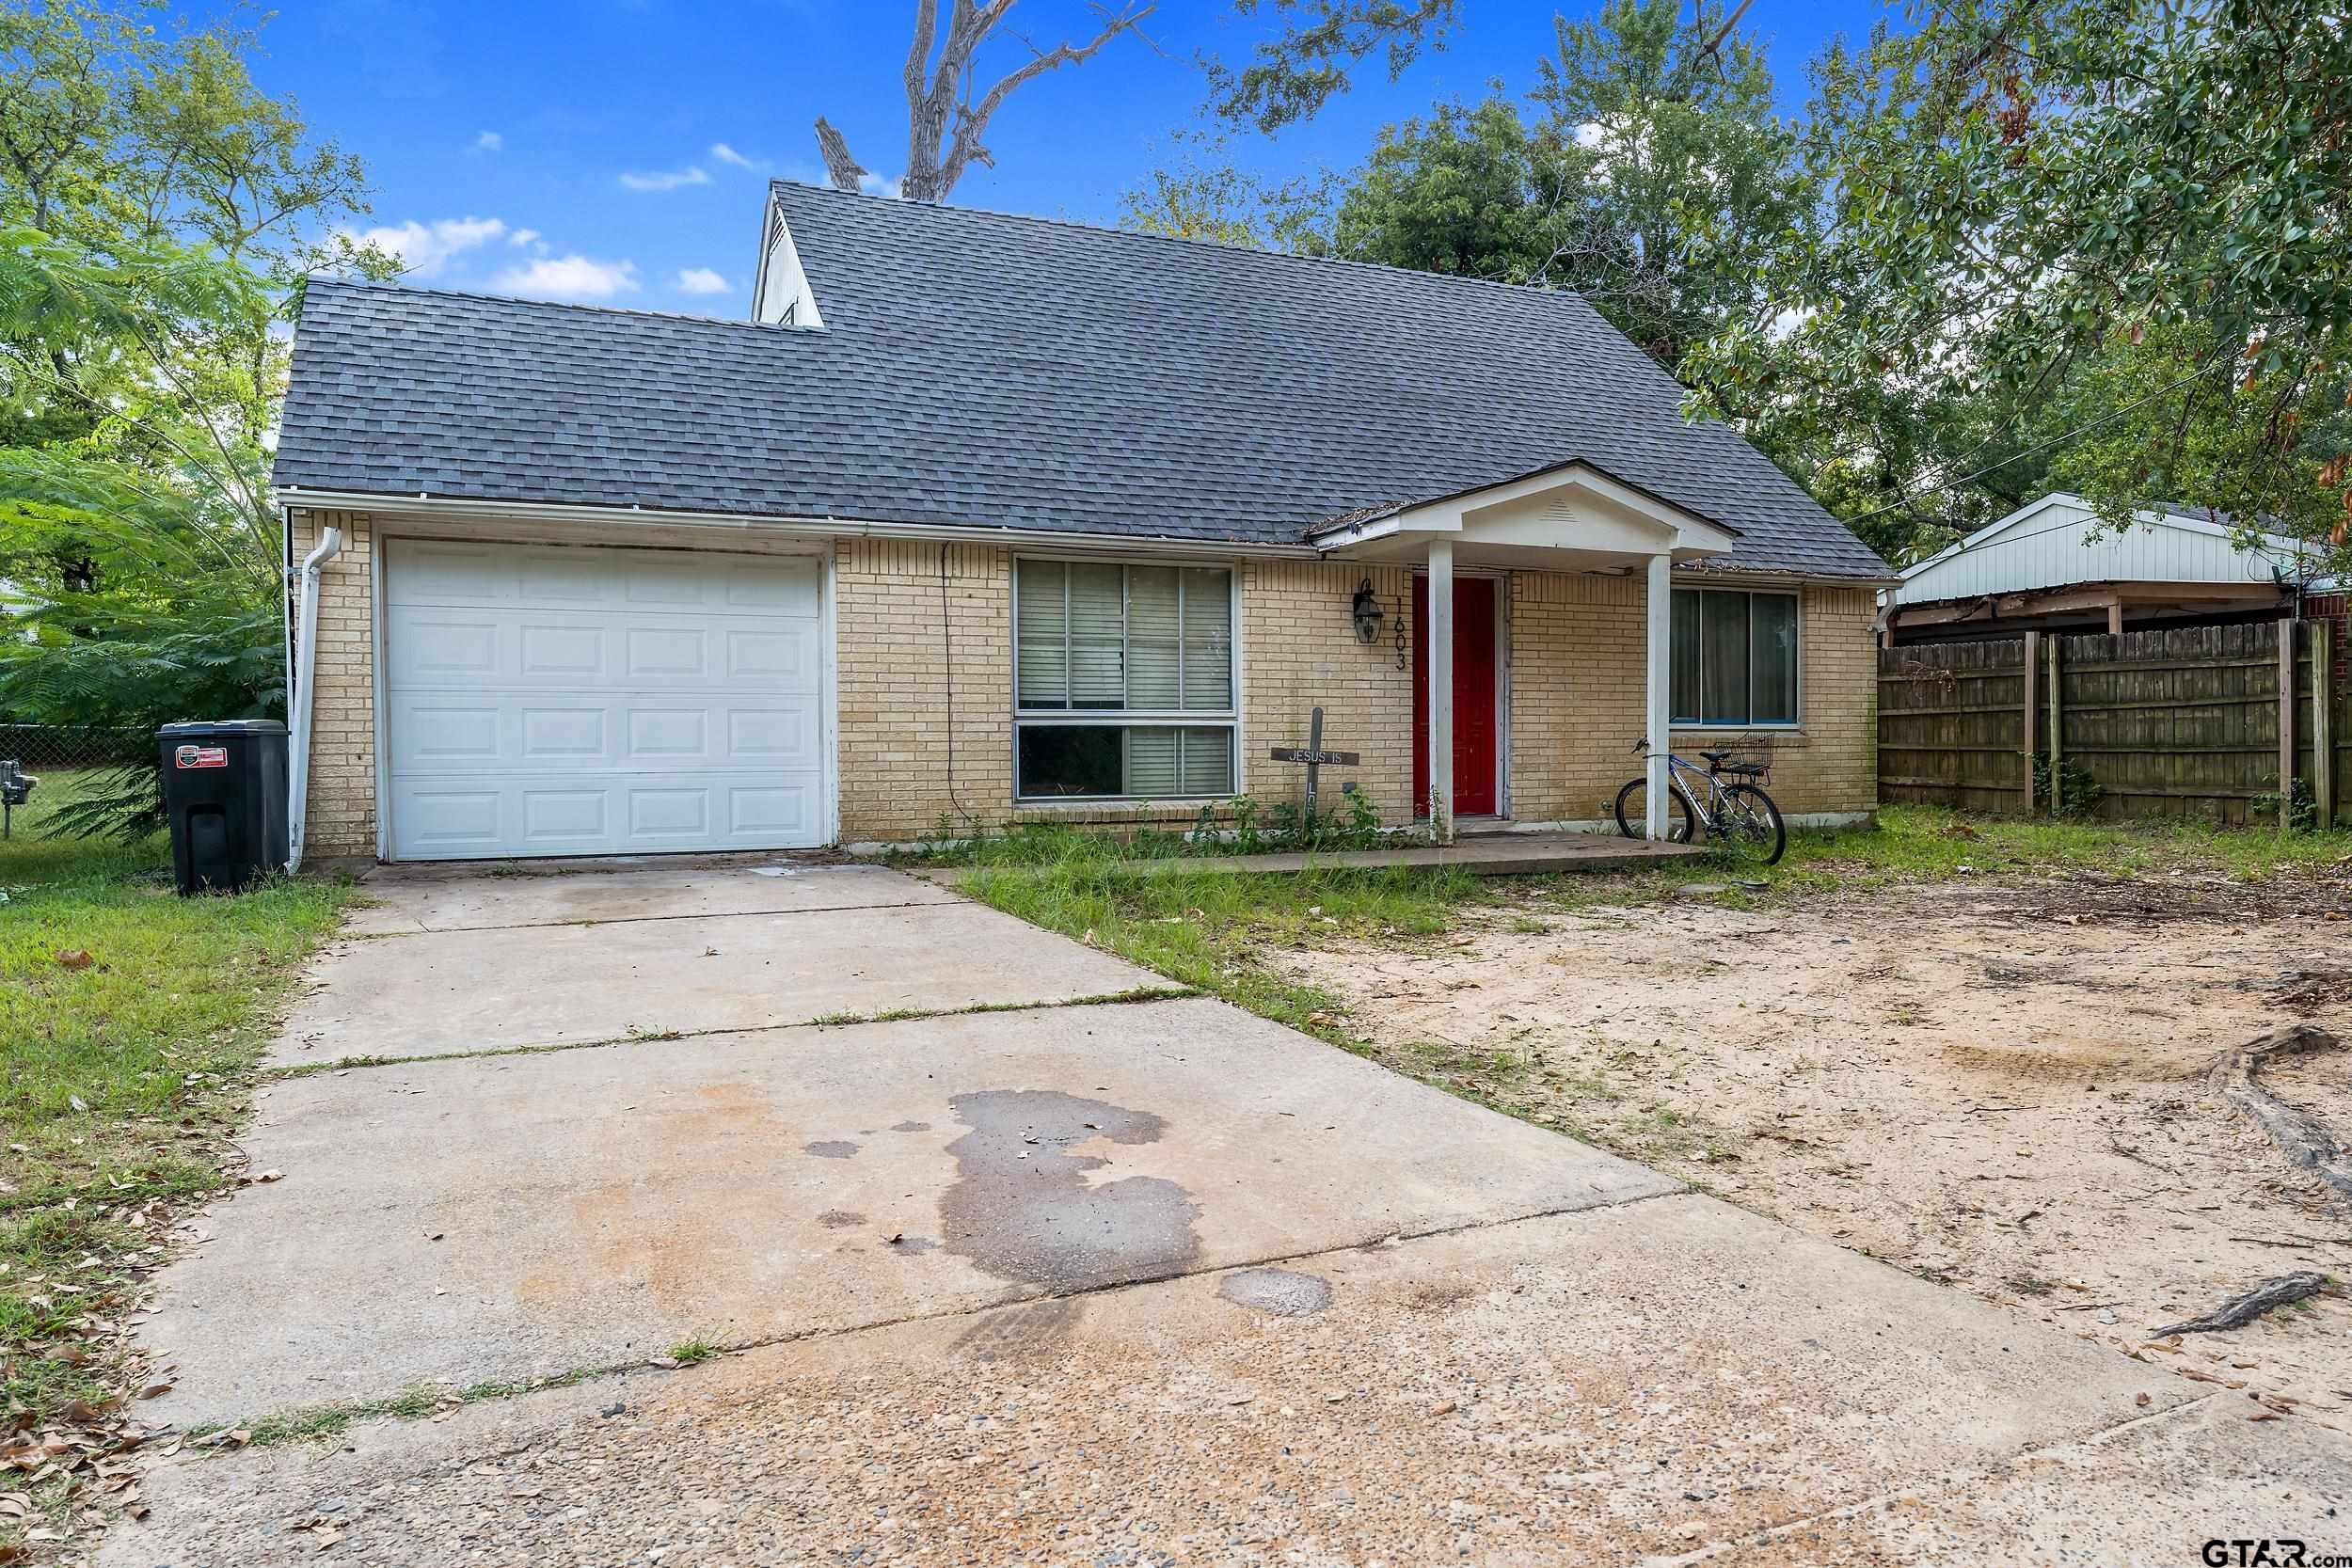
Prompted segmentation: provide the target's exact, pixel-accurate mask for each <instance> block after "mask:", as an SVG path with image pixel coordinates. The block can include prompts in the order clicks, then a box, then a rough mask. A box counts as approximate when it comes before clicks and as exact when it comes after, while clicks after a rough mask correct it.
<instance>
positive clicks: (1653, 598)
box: [1642, 553, 1674, 839]
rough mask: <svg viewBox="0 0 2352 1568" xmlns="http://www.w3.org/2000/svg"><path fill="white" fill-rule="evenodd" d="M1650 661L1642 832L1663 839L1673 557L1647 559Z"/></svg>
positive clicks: (1670, 729)
mask: <svg viewBox="0 0 2352 1568" xmlns="http://www.w3.org/2000/svg"><path fill="white" fill-rule="evenodd" d="M1648 597H1649V607H1648V608H1649V661H1648V665H1649V668H1648V675H1649V680H1648V687H1647V689H1646V691H1645V694H1644V696H1645V700H1644V702H1643V705H1642V711H1643V714H1644V715H1645V717H1644V720H1643V723H1644V724H1645V726H1646V731H1647V734H1648V736H1649V746H1650V752H1649V788H1648V789H1647V790H1646V791H1645V794H1646V795H1647V796H1648V798H1649V821H1648V824H1647V825H1646V826H1645V829H1644V830H1643V831H1644V832H1645V833H1646V834H1647V836H1649V837H1651V838H1654V839H1657V838H1664V837H1665V836H1666V800H1667V793H1666V792H1667V782H1666V781H1667V772H1666V755H1667V753H1668V752H1671V751H1672V750H1673V749H1674V696H1673V692H1674V689H1673V686H1672V684H1671V673H1672V672H1671V671H1670V669H1669V666H1670V665H1671V664H1672V662H1673V659H1674V558H1673V557H1672V556H1670V555H1665V554H1662V553H1661V554H1659V555H1654V556H1651V557H1650V558H1649V595H1648Z"/></svg>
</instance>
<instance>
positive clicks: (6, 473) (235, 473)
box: [0, 0, 391, 829]
mask: <svg viewBox="0 0 2352 1568" xmlns="http://www.w3.org/2000/svg"><path fill="white" fill-rule="evenodd" d="M254 43H255V35H254V32H253V31H252V29H251V28H250V27H246V26H242V25H235V24H215V25H213V26H209V27H205V28H200V29H196V30H174V29H173V28H171V27H170V26H169V25H167V24H165V21H164V13H163V12H162V11H161V9H160V8H158V7H156V6H154V5H151V4H148V3H146V0H120V3H119V4H115V5H111V6H110V5H106V4H99V3H77V0H67V3H52V4H36V3H34V0H0V63H4V64H5V70H0V245H5V246H6V250H5V254H4V255H0V398H4V399H5V404H4V405H5V407H6V408H7V409H8V417H7V420H6V421H5V423H0V442H5V443H6V445H5V446H4V447H0V578H5V579H6V580H8V582H10V583H12V584H13V585H14V587H15V589H16V592H17V594H18V596H19V600H20V604H21V607H22V610H23V612H22V613H20V614H17V615H15V616H12V617H11V626H12V628H14V629H17V630H20V631H27V632H29V633H30V634H31V636H30V638H29V640H22V639H20V640H11V641H8V643H6V644H5V645H0V714H5V715H6V716H7V717H8V718H9V719H11V720H14V721H20V722H27V721H29V722H35V723H56V724H93V723H95V724H120V725H124V726H128V727H135V728H146V727H150V726H151V725H153V724H155V723H158V722H163V721H168V720H172V719H181V718H188V717H195V716H212V715H219V716H237V715H251V714H256V713H262V712H267V711H271V710H273V709H277V708H281V707H282V704H283V674H282V669H281V666H282V663H283V651H282V643H281V642H280V641H279V635H278V616H279V614H280V613H281V610H282V604H283V599H282V589H281V583H280V578H279V571H278V525H277V519H276V517H275V515H274V514H273V512H272V509H271V507H270V505H269V500H268V496H267V490H266V474H267V467H268V447H267V442H268V436H269V433H270V432H271V430H272V429H273V428H274V427H275V424H276V419H277V409H278V398H279V395H280V392H281V389H282V387H283V383H284V377H285V369H286V359H287V351H288V345H287V341H286V339H285V336H284V334H283V332H282V324H283V323H284V322H285V321H286V320H288V319H290V317H291V314H292V311H293V309H294V301H295V299H296V297H297V290H298V283H299V279H300V277H302V276H303V275H304V274H305V273H306V272H308V271H309V270H310V269H311V268H313V267H316V266H319V265H322V264H326V265H343V266H356V267H358V268H360V269H361V270H366V271H371V272H382V271H387V270H389V268H390V266H391V262H390V261H389V258H385V257H382V256H379V255H375V254H373V253H372V252H367V251H364V250H360V249H357V248H355V247H353V246H351V245H348V244H347V243H345V242H340V241H336V240H331V239H330V240H327V241H324V242H322V241H316V240H313V239H311V238H310V237H309V236H310V235H311V234H313V233H316V232H318V231H321V230H326V231H328V232H330V233H331V232H332V231H333V230H335V229H336V228H337V227H338V226H339V224H340V221H341V220H342V219H345V218H347V217H349V216H350V215H352V214H356V213H358V212H360V211H363V210H364V194H365V193H364V188H363V186H362V184H361V181H360V174H359V169H358V164H357V162H356V161H355V160H353V159H351V158H350V157H349V156H348V155H346V154H344V153H342V152H341V151H340V150H337V149H336V148H335V147H334V146H333V144H331V143H320V142H314V141H312V140H311V139H310V136H309V134H308V132H307V130H306V128H305V127H304V125H303V123H302V121H301V119H300V118H299V116H298V115H297V114H296V113H295V111H294V108H293V107H292V105H290V104H287V103H280V102H278V101H276V100H273V99H270V98H268V97H267V96H266V95H264V94H262V93H261V92H260V91H259V90H258V89H256V88H255V87H254V86H253V84H252V82H251V79H250V78H249V76H248V75H247V74H246V69H245V65H244V60H245V57H246V54H247V53H248V52H249V51H250V50H251V49H252V48H253V46H254ZM155 804H156V798H155V784H154V777H153V770H152V769H151V768H144V769H138V768H135V769H131V770H128V771H127V772H125V773H124V774H123V775H122V776H120V777H119V778H117V779H115V780H114V781H112V783H111V785H110V786H109V787H108V788H107V789H106V790H104V791H103V792H102V793H101V794H100V795H99V796H97V797H95V798H93V799H92V800H89V801H87V802H86V803H85V807H86V809H82V810H79V811H77V812H76V813H75V814H74V815H73V816H72V821H73V822H74V823H75V824H76V825H78V826H80V827H82V828H85V829H95V828H98V827H102V826H104V827H123V828H131V829H135V828H137V827H140V826H143V825H146V824H149V823H151V822H152V821H153V819H154V810H155Z"/></svg>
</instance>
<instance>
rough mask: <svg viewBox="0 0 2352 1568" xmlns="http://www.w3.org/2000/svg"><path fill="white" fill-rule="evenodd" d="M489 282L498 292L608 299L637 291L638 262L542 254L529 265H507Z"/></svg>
mask: <svg viewBox="0 0 2352 1568" xmlns="http://www.w3.org/2000/svg"><path fill="white" fill-rule="evenodd" d="M490 286H491V287H492V288H494V289H496V290H498V291H499V292H500V293H509V294H525V295H528V296H530V297H531V298H533V299H611V298H612V296H613V295H614V294H627V293H636V292H637V263H636V262H634V261H594V260H592V259H590V258H589V257H586V256H542V257H541V258H539V259H538V260H537V261H532V263H530V264H529V265H528V266H520V267H509V268H508V269H507V270H506V271H504V272H502V273H500V274H499V275H498V277H496V278H495V279H493V280H492V281H491V284H490Z"/></svg>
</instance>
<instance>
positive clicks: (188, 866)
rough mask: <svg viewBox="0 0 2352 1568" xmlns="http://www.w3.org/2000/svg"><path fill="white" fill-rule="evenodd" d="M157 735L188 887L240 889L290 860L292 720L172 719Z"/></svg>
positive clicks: (176, 854) (175, 859) (176, 851)
mask: <svg viewBox="0 0 2352 1568" xmlns="http://www.w3.org/2000/svg"><path fill="white" fill-rule="evenodd" d="M155 740H156V744H157V747H158V749H159V751H160V752H161V753H162V759H163V769H164V812H165V815H166V816H168V817H169V818H170V819H171V866H172V870H173V872H174V873H175V874H176V875H177V878H178V880H179V884H180V891H181V892H182V893H183V894H188V893H234V892H236V891H238V890H239V889H241V888H243V887H245V886H246V884H248V883H250V882H251V881H253V880H254V879H256V878H259V877H266V876H268V875H269V874H270V873H272V872H274V871H278V870H280V869H282V868H283V867H284V866H285V863H286V726H285V725H283V724H281V723H279V722H278V721H277V720H275V719H230V720H223V721H219V722H216V723H189V724H166V725H165V726H164V727H163V728H162V729H160V730H157V731H156V732H155Z"/></svg>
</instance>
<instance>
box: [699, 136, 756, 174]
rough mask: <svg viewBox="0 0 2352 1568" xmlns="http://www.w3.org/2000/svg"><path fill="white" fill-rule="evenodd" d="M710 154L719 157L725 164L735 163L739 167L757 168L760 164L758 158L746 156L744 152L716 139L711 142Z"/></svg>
mask: <svg viewBox="0 0 2352 1568" xmlns="http://www.w3.org/2000/svg"><path fill="white" fill-rule="evenodd" d="M710 155H711V156H712V157H714V158H716V159H718V160H719V161H720V162H721V163H723V164H733V165H734V166H736V167H737V168H757V167H759V166H760V162H759V160H758V159H756V158H746V157H745V156H743V154H741V153H740V152H738V151H737V150H735V149H733V148H732V147H729V146H728V145H727V144H726V143H724V142H723V141H715V142H712V143H711V144H710Z"/></svg>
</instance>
